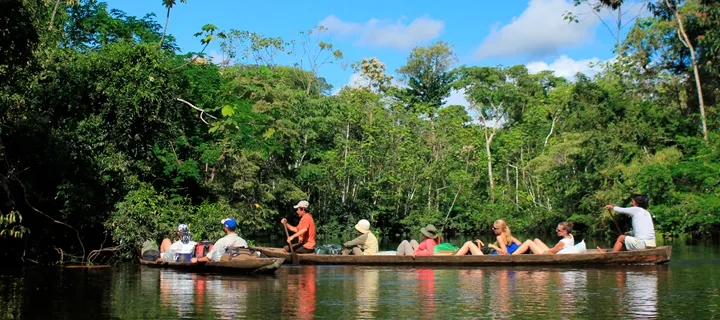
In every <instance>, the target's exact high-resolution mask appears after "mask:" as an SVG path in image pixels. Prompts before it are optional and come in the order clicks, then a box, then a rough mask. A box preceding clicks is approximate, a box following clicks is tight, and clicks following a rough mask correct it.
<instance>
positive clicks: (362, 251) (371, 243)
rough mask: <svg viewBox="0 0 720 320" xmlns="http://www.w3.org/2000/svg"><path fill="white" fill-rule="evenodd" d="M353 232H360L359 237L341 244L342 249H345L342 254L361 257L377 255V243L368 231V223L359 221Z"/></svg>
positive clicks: (363, 220)
mask: <svg viewBox="0 0 720 320" xmlns="http://www.w3.org/2000/svg"><path fill="white" fill-rule="evenodd" d="M355 230H357V231H358V232H360V236H359V237H357V238H355V239H353V240H351V241H348V242H345V243H343V247H345V249H343V251H342V254H343V255H349V254H353V255H356V256H361V255H371V254H375V253H377V252H378V241H377V238H375V235H374V234H373V233H372V231H370V221H367V220H365V219H362V220H360V221H359V222H358V223H357V224H356V225H355Z"/></svg>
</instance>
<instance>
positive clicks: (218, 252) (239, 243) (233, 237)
mask: <svg viewBox="0 0 720 320" xmlns="http://www.w3.org/2000/svg"><path fill="white" fill-rule="evenodd" d="M220 223H222V225H223V230H225V236H224V237H222V238H220V240H218V241H217V242H215V244H214V245H213V248H212V250H210V252H208V254H207V255H206V256H204V257H201V258H193V259H192V262H208V261H220V258H221V257H222V256H223V255H224V254H225V252H226V251H227V250H228V249H231V248H233V247H243V248H247V247H248V244H247V242H246V241H245V240H244V239H243V238H240V236H239V235H237V233H235V229H237V221H235V219H233V218H227V219H222V221H220Z"/></svg>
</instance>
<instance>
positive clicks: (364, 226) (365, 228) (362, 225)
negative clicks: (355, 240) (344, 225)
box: [355, 219, 370, 233]
mask: <svg viewBox="0 0 720 320" xmlns="http://www.w3.org/2000/svg"><path fill="white" fill-rule="evenodd" d="M355 229H357V231H360V233H368V232H370V221H367V220H365V219H362V220H360V221H358V223H357V224H356V225H355Z"/></svg>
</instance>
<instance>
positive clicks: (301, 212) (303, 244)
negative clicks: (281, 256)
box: [280, 200, 316, 253]
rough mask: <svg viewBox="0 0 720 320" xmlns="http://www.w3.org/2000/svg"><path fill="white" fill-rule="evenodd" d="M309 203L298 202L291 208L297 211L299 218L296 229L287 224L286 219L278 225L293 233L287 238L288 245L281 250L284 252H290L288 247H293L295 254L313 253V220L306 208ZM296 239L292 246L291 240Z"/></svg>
mask: <svg viewBox="0 0 720 320" xmlns="http://www.w3.org/2000/svg"><path fill="white" fill-rule="evenodd" d="M309 206H310V203H309V202H307V201H305V200H303V201H300V202H298V204H296V205H295V206H294V207H293V208H295V209H297V214H298V216H300V223H298V225H297V227H294V226H292V225H290V224H288V223H287V219H285V218H282V220H280V223H282V224H283V225H284V226H285V227H287V228H288V229H289V230H290V231H292V232H294V234H293V235H291V236H290V237H288V238H287V243H288V245H287V246H285V247H284V248H283V249H284V250H285V252H289V251H290V245H292V246H293V251H294V252H295V253H313V252H315V242H316V241H315V232H316V231H315V220H313V217H312V215H311V214H310V212H308V211H307V208H308V207H309ZM295 238H298V243H296V244H292V241H293V239H295Z"/></svg>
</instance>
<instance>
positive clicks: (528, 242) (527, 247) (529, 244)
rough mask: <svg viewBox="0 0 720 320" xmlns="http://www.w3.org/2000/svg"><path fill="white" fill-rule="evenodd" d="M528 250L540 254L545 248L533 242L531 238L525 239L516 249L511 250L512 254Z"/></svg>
mask: <svg viewBox="0 0 720 320" xmlns="http://www.w3.org/2000/svg"><path fill="white" fill-rule="evenodd" d="M528 250H530V251H531V252H532V253H534V254H542V253H543V252H545V249H542V248H540V247H539V246H538V245H537V244H535V242H533V241H531V240H526V241H525V242H524V243H523V244H522V245H521V246H520V248H517V250H515V252H513V253H512V254H523V253H525V252H527V251H528Z"/></svg>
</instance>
